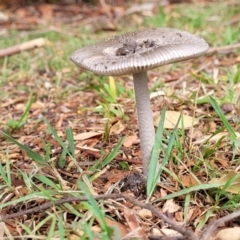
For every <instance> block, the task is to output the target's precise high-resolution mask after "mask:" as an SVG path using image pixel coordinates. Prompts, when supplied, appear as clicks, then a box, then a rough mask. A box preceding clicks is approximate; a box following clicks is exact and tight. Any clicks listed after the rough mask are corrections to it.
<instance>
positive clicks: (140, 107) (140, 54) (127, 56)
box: [71, 28, 208, 176]
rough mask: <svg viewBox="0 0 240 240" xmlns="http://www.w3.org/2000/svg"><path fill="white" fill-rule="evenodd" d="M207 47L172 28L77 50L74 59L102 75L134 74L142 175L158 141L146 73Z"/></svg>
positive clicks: (143, 32)
mask: <svg viewBox="0 0 240 240" xmlns="http://www.w3.org/2000/svg"><path fill="white" fill-rule="evenodd" d="M207 49H208V44H207V43H206V42H205V41H204V40H203V39H202V38H200V37H198V36H195V35H193V34H191V33H188V32H186V31H182V30H178V29H172V28H150V29H143V30H139V31H134V32H129V33H125V34H123V35H119V36H115V37H113V38H110V39H108V40H106V41H103V42H99V43H96V44H93V45H89V46H86V47H83V48H81V49H79V50H77V51H75V52H74V53H73V54H72V56H71V60H72V61H73V62H74V63H75V64H76V65H78V66H79V67H80V68H83V69H86V70H89V71H92V72H94V73H96V74H100V75H108V76H110V75H111V76H119V75H125V74H132V75H133V81H134V91H135V98H136V106H137V114H138V124H139V135H140V145H141V151H142V161H143V173H144V175H145V176H147V175H148V167H149V163H150V159H151V152H152V148H153V145H154V141H155V130H154V124H153V115H152V110H151V105H150V97H149V89H148V77H147V71H148V70H150V69H153V68H156V67H159V66H162V65H165V64H169V63H174V62H180V61H183V60H187V59H190V58H195V57H198V56H200V55H202V54H203V53H204V52H206V51H207Z"/></svg>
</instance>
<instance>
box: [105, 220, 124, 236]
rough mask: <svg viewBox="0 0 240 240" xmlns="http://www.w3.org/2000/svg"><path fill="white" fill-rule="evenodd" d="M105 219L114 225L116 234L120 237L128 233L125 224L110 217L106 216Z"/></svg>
mask: <svg viewBox="0 0 240 240" xmlns="http://www.w3.org/2000/svg"><path fill="white" fill-rule="evenodd" d="M105 221H106V223H107V225H108V226H109V227H112V228H113V229H114V233H115V234H114V235H116V237H117V238H119V239H120V238H123V237H124V236H125V235H126V234H127V233H128V231H127V228H126V226H125V225H123V224H121V223H119V222H116V221H113V220H111V219H109V218H105Z"/></svg>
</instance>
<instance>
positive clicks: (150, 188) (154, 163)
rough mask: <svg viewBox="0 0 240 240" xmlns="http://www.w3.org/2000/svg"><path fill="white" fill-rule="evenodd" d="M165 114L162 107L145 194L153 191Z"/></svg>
mask: <svg viewBox="0 0 240 240" xmlns="http://www.w3.org/2000/svg"><path fill="white" fill-rule="evenodd" d="M165 114H166V108H164V109H163V110H162V113H161V118H160V121H159V123H158V129H157V133H156V136H155V141H154V145H153V150H152V155H151V160H150V164H149V171H148V179H147V195H148V196H150V195H151V193H152V192H153V188H155V186H154V180H155V178H156V172H157V171H158V169H157V166H158V159H159V154H160V151H161V145H162V136H163V126H164V120H165Z"/></svg>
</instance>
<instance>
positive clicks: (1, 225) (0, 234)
mask: <svg viewBox="0 0 240 240" xmlns="http://www.w3.org/2000/svg"><path fill="white" fill-rule="evenodd" d="M4 226H5V223H4V222H0V239H3V236H4Z"/></svg>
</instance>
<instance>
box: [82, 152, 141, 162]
mask: <svg viewBox="0 0 240 240" xmlns="http://www.w3.org/2000/svg"><path fill="white" fill-rule="evenodd" d="M83 151H84V152H86V153H88V154H91V155H93V156H95V157H96V158H100V157H102V156H103V155H102V154H101V153H99V152H95V151H91V150H89V149H86V150H85V149H84V150H83ZM114 159H115V160H116V161H119V162H128V163H133V164H142V161H140V160H134V159H128V158H122V157H115V158H114Z"/></svg>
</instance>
